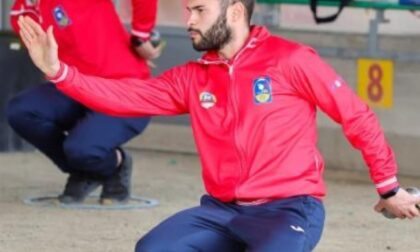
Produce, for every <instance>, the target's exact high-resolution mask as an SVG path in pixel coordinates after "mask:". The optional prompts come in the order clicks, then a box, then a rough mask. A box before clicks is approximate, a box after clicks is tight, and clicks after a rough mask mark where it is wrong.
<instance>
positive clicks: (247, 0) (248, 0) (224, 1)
mask: <svg viewBox="0 0 420 252" xmlns="http://www.w3.org/2000/svg"><path fill="white" fill-rule="evenodd" d="M220 2H221V6H222V10H223V11H226V9H227V7H228V6H229V5H231V4H234V3H237V2H240V3H242V4H243V5H244V7H245V10H246V13H245V15H246V19H247V21H248V24H250V23H251V17H252V13H253V12H254V6H255V0H220Z"/></svg>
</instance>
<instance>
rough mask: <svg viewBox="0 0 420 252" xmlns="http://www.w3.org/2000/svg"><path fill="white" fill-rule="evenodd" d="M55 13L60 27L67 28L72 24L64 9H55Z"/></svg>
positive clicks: (58, 7)
mask: <svg viewBox="0 0 420 252" xmlns="http://www.w3.org/2000/svg"><path fill="white" fill-rule="evenodd" d="M53 12H54V13H53V14H54V19H55V22H56V23H57V24H58V25H59V26H61V27H66V26H69V25H70V24H71V20H70V18H69V16H68V15H67V13H66V11H65V10H64V9H63V7H61V6H57V7H55V8H54V10H53Z"/></svg>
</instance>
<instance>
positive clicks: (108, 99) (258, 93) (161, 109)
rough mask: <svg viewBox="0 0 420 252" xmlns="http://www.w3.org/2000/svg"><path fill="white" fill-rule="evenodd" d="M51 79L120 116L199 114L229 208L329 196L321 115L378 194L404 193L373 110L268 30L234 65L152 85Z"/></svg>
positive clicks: (214, 63)
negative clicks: (361, 163) (337, 128)
mask: <svg viewBox="0 0 420 252" xmlns="http://www.w3.org/2000/svg"><path fill="white" fill-rule="evenodd" d="M52 81H53V82H55V83H57V87H58V89H59V90H61V91H62V92H64V93H65V94H67V95H69V96H71V97H73V98H74V99H76V100H78V101H79V102H81V103H83V104H85V105H86V106H88V107H90V108H92V109H95V110H98V111H100V112H103V113H108V114H111V115H118V116H143V115H175V114H183V113H190V115H191V122H192V127H193V133H194V137H195V141H196V144H197V148H198V152H199V154H200V159H201V163H202V168H203V171H202V176H203V180H204V184H205V188H206V190H207V192H208V193H209V194H210V195H212V196H213V197H216V198H218V199H219V200H221V201H224V202H231V201H236V202H241V203H244V202H252V203H254V204H258V203H261V202H266V201H270V200H273V199H281V198H287V197H292V196H297V195H312V196H314V197H316V198H320V199H321V198H323V197H324V195H325V185H324V179H323V171H324V162H323V159H322V156H321V154H320V152H319V151H318V148H317V146H316V144H317V128H316V113H317V109H318V108H319V109H321V110H322V111H323V112H325V113H326V114H327V115H328V116H329V117H331V118H332V119H333V120H334V121H336V122H337V123H339V124H341V125H342V129H343V132H344V134H345V136H346V137H347V139H348V140H349V141H350V143H351V144H352V145H353V146H354V147H355V148H357V149H359V150H360V151H361V153H362V154H363V157H364V159H365V161H366V163H367V165H368V167H369V170H370V174H371V178H372V180H373V182H374V183H375V184H376V187H377V190H378V192H379V193H384V192H386V191H388V190H390V189H392V188H393V187H395V186H397V185H398V182H397V179H396V173H397V164H396V161H395V157H394V153H393V151H392V150H391V148H390V146H389V145H388V143H387V141H386V140H385V136H384V133H383V130H382V129H381V127H380V125H379V122H378V120H377V118H376V116H375V115H374V113H373V112H372V110H371V109H370V108H369V107H368V106H367V105H366V104H365V103H364V102H362V101H361V100H360V99H359V98H358V97H357V96H356V95H355V94H354V92H353V91H352V90H351V88H350V87H348V85H347V84H346V82H345V81H344V80H343V79H342V78H341V77H340V76H339V75H338V74H337V73H336V72H335V71H334V70H333V69H332V68H331V67H330V66H329V65H328V64H326V63H325V62H324V61H323V60H322V59H321V58H320V57H319V56H318V55H317V54H316V52H315V51H314V50H313V49H311V48H309V47H307V46H304V45H301V44H298V43H295V42H292V41H288V40H285V39H283V38H280V37H277V36H272V35H270V34H269V32H268V31H267V30H266V29H265V28H262V27H253V28H252V31H251V35H250V38H249V39H248V41H247V43H246V44H245V45H244V47H243V48H242V49H241V50H240V51H239V52H238V53H237V54H236V56H234V58H233V59H231V60H226V59H223V58H220V57H219V56H218V54H217V52H208V53H207V54H205V55H204V56H203V58H202V59H200V60H199V61H198V62H189V63H187V64H185V65H182V66H178V67H175V68H173V69H171V70H169V71H167V72H165V73H163V74H162V75H161V76H159V77H158V78H156V79H152V80H136V79H122V80H109V79H104V78H99V77H93V76H87V75H83V74H81V73H80V72H78V71H77V69H76V68H73V67H68V66H67V65H66V64H61V69H60V72H59V73H58V74H57V76H55V77H54V79H53V80H52ZM116 84H118V85H116Z"/></svg>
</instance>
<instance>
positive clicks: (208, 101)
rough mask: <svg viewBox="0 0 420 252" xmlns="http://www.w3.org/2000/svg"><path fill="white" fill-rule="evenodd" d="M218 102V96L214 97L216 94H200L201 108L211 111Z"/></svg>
mask: <svg viewBox="0 0 420 252" xmlns="http://www.w3.org/2000/svg"><path fill="white" fill-rule="evenodd" d="M216 102H217V99H216V96H214V94H212V93H210V92H202V93H201V94H200V103H201V107H203V108H205V109H209V108H211V107H213V106H214V105H216Z"/></svg>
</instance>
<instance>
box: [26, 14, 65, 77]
mask: <svg viewBox="0 0 420 252" xmlns="http://www.w3.org/2000/svg"><path fill="white" fill-rule="evenodd" d="M18 24H19V28H20V32H19V34H20V37H21V38H22V41H23V43H24V44H25V46H26V47H27V48H28V51H29V55H30V57H31V59H32V61H33V63H34V64H35V65H36V66H37V67H38V68H39V69H40V70H41V71H42V72H44V73H45V74H46V75H47V76H55V75H56V74H57V73H58V71H59V69H60V60H59V59H58V46H57V42H56V40H55V38H54V35H53V29H52V26H50V27H48V30H47V32H45V31H44V30H43V29H42V28H41V26H40V25H39V24H38V23H36V22H35V21H33V20H32V19H31V18H29V17H23V16H21V17H19V20H18Z"/></svg>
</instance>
